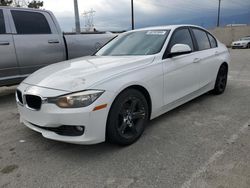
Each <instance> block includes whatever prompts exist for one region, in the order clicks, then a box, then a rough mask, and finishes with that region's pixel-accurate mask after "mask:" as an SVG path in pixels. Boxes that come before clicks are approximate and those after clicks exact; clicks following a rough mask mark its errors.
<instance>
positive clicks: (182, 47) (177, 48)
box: [170, 44, 192, 56]
mask: <svg viewBox="0 0 250 188" xmlns="http://www.w3.org/2000/svg"><path fill="white" fill-rule="evenodd" d="M191 52H192V49H191V48H190V46H189V45H187V44H175V45H174V46H173V47H172V48H171V50H170V54H171V56H177V55H182V54H187V53H191Z"/></svg>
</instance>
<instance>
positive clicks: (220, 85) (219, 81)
mask: <svg viewBox="0 0 250 188" xmlns="http://www.w3.org/2000/svg"><path fill="white" fill-rule="evenodd" d="M227 74H228V68H227V66H226V64H222V65H221V66H220V69H219V71H218V74H217V78H216V82H215V86H214V89H213V91H212V92H213V93H214V94H215V95H220V94H222V93H223V92H224V91H225V89H226V86H227Z"/></svg>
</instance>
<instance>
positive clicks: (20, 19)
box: [11, 10, 51, 34]
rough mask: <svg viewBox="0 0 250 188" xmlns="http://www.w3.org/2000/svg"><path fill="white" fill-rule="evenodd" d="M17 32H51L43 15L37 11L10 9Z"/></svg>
mask: <svg viewBox="0 0 250 188" xmlns="http://www.w3.org/2000/svg"><path fill="white" fill-rule="evenodd" d="M11 14H12V17H13V20H14V23H15V26H16V30H17V34H51V30H50V26H49V24H48V22H47V19H46V18H45V16H44V15H43V14H41V13H38V12H28V11H19V10H12V11H11Z"/></svg>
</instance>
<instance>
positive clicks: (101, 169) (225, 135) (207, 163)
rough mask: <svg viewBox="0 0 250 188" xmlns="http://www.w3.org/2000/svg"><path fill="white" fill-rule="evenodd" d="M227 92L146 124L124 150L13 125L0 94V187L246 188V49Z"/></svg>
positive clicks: (249, 145) (249, 152)
mask: <svg viewBox="0 0 250 188" xmlns="http://www.w3.org/2000/svg"><path fill="white" fill-rule="evenodd" d="M231 54H232V64H231V68H230V73H229V82H228V87H227V90H226V92H225V93H224V94H223V95H220V96H213V95H211V94H206V95H203V96H201V97H199V98H198V99H195V100H193V101H191V102H189V103H187V104H185V105H182V106H181V107H179V108H177V109H175V110H173V111H171V112H169V113H167V114H165V115H163V116H161V117H159V118H157V119H155V120H153V121H151V122H150V125H149V126H148V127H147V129H146V131H145V134H144V135H143V136H142V138H141V139H140V140H139V141H138V142H137V143H135V144H134V145H131V146H129V147H125V148H121V147H117V146H114V145H110V144H107V143H103V144H99V145H94V146H79V145H71V144H65V143H60V142H54V141H51V140H47V139H45V138H43V137H42V136H41V135H40V134H38V133H36V132H33V131H31V130H29V129H28V128H26V127H24V126H23V125H22V124H20V123H19V116H18V113H17V109H16V104H15V98H14V91H15V87H9V88H7V87H3V88H1V89H0V187H18V188H20V187H31V188H34V187H42V188H43V187H98V188H99V187H107V188H109V187H119V188H125V187H163V188H172V187H181V188H195V187H197V188H203V187H205V188H206V187H211V188H226V187H233V188H249V187H250V127H249V126H248V125H249V124H250V50H231Z"/></svg>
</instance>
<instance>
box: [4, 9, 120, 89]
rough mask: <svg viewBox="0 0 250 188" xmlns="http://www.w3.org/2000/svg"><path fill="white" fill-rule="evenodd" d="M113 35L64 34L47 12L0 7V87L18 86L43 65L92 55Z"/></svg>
mask: <svg viewBox="0 0 250 188" xmlns="http://www.w3.org/2000/svg"><path fill="white" fill-rule="evenodd" d="M115 36H116V35H114V34H111V33H105V32H103V33H100V32H99V33H98V32H97V33H91V34H79V35H77V34H67V35H65V34H63V33H62V31H61V29H60V27H59V24H58V22H57V20H56V18H55V16H54V15H53V13H52V12H50V11H46V10H36V9H25V8H12V7H0V86H7V85H13V84H16V83H19V82H20V81H22V80H23V79H24V78H25V77H27V76H28V75H29V74H31V73H33V72H34V71H36V70H37V69H39V68H41V67H44V66H46V65H49V64H52V63H56V62H60V61H64V60H68V59H73V58H77V57H81V56H86V55H91V54H93V53H94V52H95V51H96V50H97V49H98V48H100V47H101V46H102V45H104V44H105V43H107V42H108V41H109V40H111V39H112V38H114V37H115Z"/></svg>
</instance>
